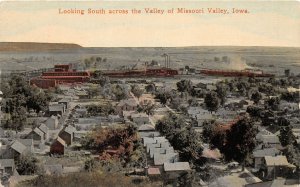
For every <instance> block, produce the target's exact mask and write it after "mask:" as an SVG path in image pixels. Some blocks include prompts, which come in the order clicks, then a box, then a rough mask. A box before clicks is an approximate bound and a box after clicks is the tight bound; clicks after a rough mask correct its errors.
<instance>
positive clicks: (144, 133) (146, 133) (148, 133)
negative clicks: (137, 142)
mask: <svg viewBox="0 0 300 187" xmlns="http://www.w3.org/2000/svg"><path fill="white" fill-rule="evenodd" d="M139 136H140V137H141V138H144V137H147V138H150V137H158V136H160V133H159V132H157V131H139Z"/></svg>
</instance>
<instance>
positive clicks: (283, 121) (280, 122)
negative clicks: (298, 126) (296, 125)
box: [277, 116, 290, 126]
mask: <svg viewBox="0 0 300 187" xmlns="http://www.w3.org/2000/svg"><path fill="white" fill-rule="evenodd" d="M277 124H278V125H279V126H289V125H290V121H289V120H288V119H287V118H285V117H283V116H280V117H279V118H278V119H277Z"/></svg>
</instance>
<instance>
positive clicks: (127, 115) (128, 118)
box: [122, 110, 135, 121]
mask: <svg viewBox="0 0 300 187" xmlns="http://www.w3.org/2000/svg"><path fill="white" fill-rule="evenodd" d="M133 113H135V111H134V110H131V111H126V110H124V111H123V112H122V116H123V118H124V120H125V121H126V120H130V117H131V114H133Z"/></svg>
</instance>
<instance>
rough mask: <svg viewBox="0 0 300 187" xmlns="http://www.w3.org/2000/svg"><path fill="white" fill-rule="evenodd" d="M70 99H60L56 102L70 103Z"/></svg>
mask: <svg viewBox="0 0 300 187" xmlns="http://www.w3.org/2000/svg"><path fill="white" fill-rule="evenodd" d="M71 100H72V99H71V98H62V99H61V100H59V101H58V103H62V102H63V103H65V102H67V103H68V102H70V101H71Z"/></svg>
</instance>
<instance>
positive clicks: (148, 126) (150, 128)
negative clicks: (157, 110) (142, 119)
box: [138, 124, 155, 131]
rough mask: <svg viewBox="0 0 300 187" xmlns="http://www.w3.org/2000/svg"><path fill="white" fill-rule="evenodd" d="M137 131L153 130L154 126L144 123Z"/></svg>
mask: <svg viewBox="0 0 300 187" xmlns="http://www.w3.org/2000/svg"><path fill="white" fill-rule="evenodd" d="M138 131H155V127H154V126H153V125H150V124H145V125H141V126H139V128H138Z"/></svg>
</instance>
